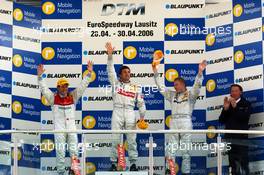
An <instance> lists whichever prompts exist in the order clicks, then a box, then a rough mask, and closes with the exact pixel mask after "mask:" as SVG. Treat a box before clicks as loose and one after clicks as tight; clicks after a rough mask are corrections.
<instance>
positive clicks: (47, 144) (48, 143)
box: [40, 139, 55, 153]
mask: <svg viewBox="0 0 264 175" xmlns="http://www.w3.org/2000/svg"><path fill="white" fill-rule="evenodd" d="M40 149H41V150H42V151H44V152H47V153H49V152H51V151H53V150H54V149H55V144H54V142H53V141H52V140H51V139H44V140H43V141H42V142H41V145H40Z"/></svg>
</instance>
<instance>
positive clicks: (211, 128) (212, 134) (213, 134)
mask: <svg viewBox="0 0 264 175" xmlns="http://www.w3.org/2000/svg"><path fill="white" fill-rule="evenodd" d="M208 130H215V126H209V127H208ZM215 135H216V134H215V133H210V132H209V133H207V137H208V138H209V139H213V138H214V137H215Z"/></svg>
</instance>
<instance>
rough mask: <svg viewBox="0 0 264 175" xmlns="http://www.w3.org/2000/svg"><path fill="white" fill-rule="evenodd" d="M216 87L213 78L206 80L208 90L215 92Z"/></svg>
mask: <svg viewBox="0 0 264 175" xmlns="http://www.w3.org/2000/svg"><path fill="white" fill-rule="evenodd" d="M215 88H216V83H215V81H214V80H213V79H210V80H208V81H207V82H206V90H207V91H208V92H213V91H214V90H215Z"/></svg>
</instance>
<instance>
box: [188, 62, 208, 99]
mask: <svg viewBox="0 0 264 175" xmlns="http://www.w3.org/2000/svg"><path fill="white" fill-rule="evenodd" d="M206 65H207V64H206V60H203V61H202V62H201V63H200V64H199V71H198V74H197V76H196V78H195V81H194V84H193V87H192V89H191V90H190V100H191V102H192V103H193V104H194V103H195V102H196V99H197V97H198V96H199V94H200V90H201V87H202V83H203V71H204V70H205V68H206Z"/></svg>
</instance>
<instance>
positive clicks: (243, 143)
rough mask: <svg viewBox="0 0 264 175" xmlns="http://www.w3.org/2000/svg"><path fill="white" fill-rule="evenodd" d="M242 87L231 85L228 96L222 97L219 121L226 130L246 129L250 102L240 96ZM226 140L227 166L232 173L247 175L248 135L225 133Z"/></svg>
mask: <svg viewBox="0 0 264 175" xmlns="http://www.w3.org/2000/svg"><path fill="white" fill-rule="evenodd" d="M242 94H243V88H242V87H241V86H240V85H238V84H233V85H231V88H230V97H225V98H224V107H223V110H222V112H221V115H220V117H219V122H220V123H222V124H224V125H225V129H228V130H248V121H249V117H250V108H251V107H250V102H248V101H247V100H246V99H245V98H243V96H242ZM224 138H225V139H226V142H227V143H231V150H229V151H228V156H229V166H230V167H231V171H232V175H248V174H249V168H248V142H247V140H248V135H247V134H225V137H224Z"/></svg>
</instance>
